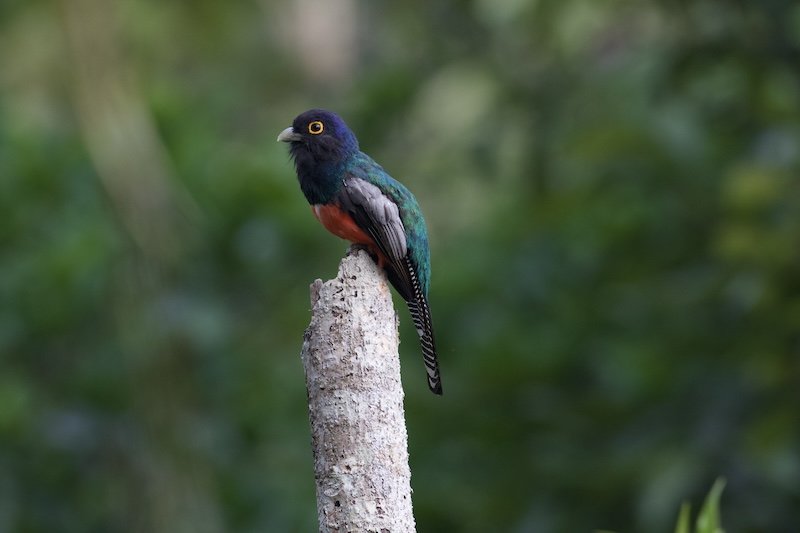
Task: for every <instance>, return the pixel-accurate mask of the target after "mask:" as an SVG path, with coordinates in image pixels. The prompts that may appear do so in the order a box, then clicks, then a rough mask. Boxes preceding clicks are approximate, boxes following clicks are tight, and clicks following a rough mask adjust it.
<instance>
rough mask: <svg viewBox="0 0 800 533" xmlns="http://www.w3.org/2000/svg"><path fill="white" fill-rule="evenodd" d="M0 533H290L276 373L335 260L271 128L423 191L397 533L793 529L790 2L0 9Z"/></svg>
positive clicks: (798, 261)
mask: <svg viewBox="0 0 800 533" xmlns="http://www.w3.org/2000/svg"><path fill="white" fill-rule="evenodd" d="M0 65H1V66H2V68H0V99H1V100H0V212H2V217H1V218H0V474H1V475H0V531H14V532H17V531H19V532H39V531H47V532H52V531H59V532H61V531H63V532H87V531H98V532H99V531H103V532H111V531H126V532H127V531H142V532H144V531H148V532H149V531H157V532H158V531H164V532H182V531H187V532H189V531H191V532H203V531H237V532H247V531H253V532H255V531H312V530H314V529H315V528H316V511H315V507H314V482H313V472H312V463H311V451H310V448H309V435H308V422H307V418H306V404H305V390H304V380H303V375H302V367H301V364H300V360H299V350H300V344H301V339H302V332H303V329H304V328H305V326H306V324H307V321H308V318H309V309H308V308H309V304H308V291H307V288H308V284H309V283H310V282H311V281H312V280H313V279H315V278H317V277H322V278H328V277H331V276H332V275H334V273H335V271H336V267H337V264H338V260H339V258H340V257H341V255H342V253H343V251H344V249H345V244H344V243H343V242H341V241H338V240H337V239H335V238H333V237H331V236H330V235H327V234H326V233H325V232H324V231H323V230H322V229H321V228H320V227H318V225H317V223H316V221H315V220H314V219H313V217H312V216H311V215H310V213H309V210H308V207H307V205H306V204H305V200H304V199H303V198H302V196H301V193H300V191H299V188H298V187H297V183H296V180H295V178H294V174H293V169H292V167H291V164H290V162H289V159H288V157H287V154H286V147H285V146H281V145H279V144H278V143H276V142H275V137H276V135H277V133H278V132H279V131H280V130H281V129H283V128H284V127H286V126H287V125H288V124H289V123H290V121H291V119H292V118H293V117H294V116H295V115H296V114H297V113H299V112H301V111H303V110H305V109H306V108H309V107H327V108H330V109H334V110H336V111H338V112H340V113H341V114H342V115H343V116H344V117H345V118H346V120H348V122H349V123H350V125H351V126H352V127H353V129H354V130H355V131H356V132H357V134H358V135H359V138H360V140H361V144H362V148H363V149H364V150H365V151H367V152H368V153H370V154H371V155H373V156H374V157H375V158H376V159H377V160H378V161H380V162H381V163H382V164H383V165H384V167H385V168H387V169H388V170H389V171H390V172H391V173H392V174H393V175H394V176H395V177H397V178H399V179H401V180H402V181H404V182H405V183H406V184H407V185H408V186H409V187H410V188H411V189H412V190H413V191H414V192H415V194H416V195H417V197H418V199H419V200H420V203H421V204H422V206H423V209H424V210H425V213H426V216H427V218H428V223H429V226H430V231H431V240H432V249H433V258H432V262H433V279H432V287H431V300H432V306H433V311H434V320H435V324H436V326H437V334H438V340H439V344H440V346H441V352H442V354H441V360H442V368H443V378H444V385H445V390H446V395H445V396H444V397H443V398H441V399H439V398H436V397H434V396H432V395H431V394H429V393H428V392H427V390H426V389H425V380H424V372H423V370H422V365H421V361H420V357H419V353H418V347H417V344H416V336H415V334H414V332H413V330H412V328H411V327H410V325H409V320H408V316H407V314H406V312H405V310H403V309H400V311H399V312H400V317H401V321H402V336H403V339H404V342H403V344H402V346H401V352H402V354H401V356H402V362H403V372H404V376H403V378H404V384H405V387H406V394H407V396H406V407H407V418H408V428H409V438H410V448H411V449H410V452H411V466H412V474H413V480H412V483H413V486H414V507H415V514H416V518H417V522H418V526H419V530H420V531H426V532H427V531H465V532H472V531H474V532H486V531H520V532H521V531H526V532H527V531H565V532H572V531H590V530H592V529H595V528H602V529H610V530H616V531H670V530H671V529H672V528H673V527H674V523H675V517H676V516H677V512H678V509H679V507H680V504H681V501H683V500H684V499H686V498H688V499H690V500H691V501H693V502H694V503H695V505H699V503H700V501H701V499H702V495H703V494H704V493H705V491H706V490H707V488H708V487H709V486H710V485H711V483H712V481H713V480H714V479H715V478H716V477H717V476H719V475H724V476H725V477H726V478H727V480H728V484H727V487H726V489H725V495H724V497H723V500H722V509H721V513H722V517H723V522H724V524H725V527H726V530H727V531H732V532H738V531H743V532H749V531H753V532H755V531H771V532H782V531H787V532H788V531H796V530H797V527H798V526H799V525H800V484H799V483H798V480H800V455H798V450H800V428H799V427H798V426H799V425H798V421H797V420H798V418H797V417H798V411H797V410H798V390H800V388H799V387H800V333H799V332H800V275H798V269H799V268H800V245H799V244H800V180H798V177H800V68H798V67H800V5H798V4H797V2H795V1H793V0H762V1H759V2H736V1H732V0H731V1H724V0H696V1H689V0H684V1H680V0H673V1H670V0H650V1H644V0H642V1H638V2H633V1H623V0H603V1H596V0H473V1H455V0H451V1H439V2H427V1H422V0H408V1H405V2H387V1H374V2H359V1H356V0H336V1H334V0H329V1H327V2H325V1H322V0H320V1H314V0H296V1H295V2H291V1H288V0H283V1H279V0H276V1H268V0H262V1H260V2H259V1H257V0H250V1H243V0H239V1H229V2H212V1H210V0H200V1H195V2H188V1H179V0H167V1H156V0H124V1H119V2H109V1H107V0H62V1H58V2H50V1H45V0H26V1H21V0H5V1H3V2H2V3H0Z"/></svg>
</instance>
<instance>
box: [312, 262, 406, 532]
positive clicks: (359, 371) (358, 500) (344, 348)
mask: <svg viewBox="0 0 800 533" xmlns="http://www.w3.org/2000/svg"><path fill="white" fill-rule="evenodd" d="M311 304H312V317H311V324H310V325H309V327H308V329H307V330H306V334H305V339H304V342H303V352H302V358H303V366H304V368H305V372H306V384H307V387H308V410H309V418H310V420H311V434H312V447H313V451H314V473H315V477H316V482H317V511H318V515H319V528H320V531H324V532H328V531H342V532H344V531H374V532H385V531H390V532H392V533H395V532H406V531H415V526H414V516H413V514H412V509H411V472H410V470H409V467H408V443H407V435H406V425H405V418H404V414H403V388H402V385H401V382H400V360H399V358H398V351H397V347H398V334H397V315H396V314H395V311H394V307H393V305H392V298H391V293H390V290H389V285H388V284H387V282H386V278H385V277H384V275H383V273H382V272H381V271H380V270H379V269H378V267H377V266H376V265H375V263H374V262H373V261H372V259H371V258H370V257H369V255H367V253H366V252H365V251H364V250H361V249H357V248H352V249H351V251H350V252H349V253H348V255H347V256H346V257H345V258H344V259H343V260H342V262H341V264H340V265H339V273H338V275H337V277H336V278H335V279H332V280H330V281H327V282H325V283H324V284H323V283H322V281H320V280H317V281H315V282H314V284H312V286H311Z"/></svg>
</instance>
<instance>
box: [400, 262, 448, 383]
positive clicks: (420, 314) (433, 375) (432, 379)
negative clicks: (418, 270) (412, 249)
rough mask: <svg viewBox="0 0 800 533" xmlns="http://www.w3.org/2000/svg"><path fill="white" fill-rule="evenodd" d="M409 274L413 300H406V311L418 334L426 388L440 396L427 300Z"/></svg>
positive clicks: (437, 368)
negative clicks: (426, 379)
mask: <svg viewBox="0 0 800 533" xmlns="http://www.w3.org/2000/svg"><path fill="white" fill-rule="evenodd" d="M409 270H410V272H411V283H412V286H413V288H414V294H413V299H409V300H408V302H407V303H408V310H409V311H410V312H411V320H412V321H413V322H414V327H415V328H417V333H418V334H419V343H420V346H421V347H422V360H423V362H424V363H425V371H426V372H427V374H428V388H429V389H431V392H433V393H434V394H439V395H441V394H442V378H441V376H440V375H439V358H438V355H437V353H436V339H435V337H434V335H433V323H432V321H431V311H430V308H429V307H428V299H427V298H426V297H425V294H424V293H423V292H422V289H421V287H420V286H419V282H418V280H417V277H416V275H414V270H413V269H409Z"/></svg>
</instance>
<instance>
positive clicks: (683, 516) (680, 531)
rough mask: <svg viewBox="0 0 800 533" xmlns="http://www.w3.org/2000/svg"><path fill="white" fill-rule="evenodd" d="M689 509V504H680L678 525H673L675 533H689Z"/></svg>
mask: <svg viewBox="0 0 800 533" xmlns="http://www.w3.org/2000/svg"><path fill="white" fill-rule="evenodd" d="M691 508H692V506H691V505H689V502H683V503H682V504H681V512H680V514H679V515H678V523H677V524H675V533H691V532H690V530H689V513H690V512H691Z"/></svg>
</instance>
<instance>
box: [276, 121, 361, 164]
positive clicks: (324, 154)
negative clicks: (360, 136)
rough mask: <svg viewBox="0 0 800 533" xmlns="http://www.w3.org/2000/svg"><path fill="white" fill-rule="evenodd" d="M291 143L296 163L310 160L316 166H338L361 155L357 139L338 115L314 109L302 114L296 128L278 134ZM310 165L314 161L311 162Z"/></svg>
mask: <svg viewBox="0 0 800 533" xmlns="http://www.w3.org/2000/svg"><path fill="white" fill-rule="evenodd" d="M278 140H279V141H283V142H288V143H290V151H291V154H292V157H293V158H294V159H295V162H297V163H299V162H300V161H301V160H307V159H310V160H311V161H313V163H315V164H324V163H335V162H338V161H341V160H342V159H344V158H346V157H347V156H349V155H351V154H353V153H356V152H358V141H357V140H356V136H355V135H354V134H353V132H352V131H350V128H348V127H347V124H345V122H344V120H342V118H341V117H340V116H339V115H337V114H336V113H331V112H330V111H325V110H324V109H311V110H309V111H306V112H305V113H301V114H300V115H298V116H297V117H296V118H295V119H294V122H292V125H291V126H290V127H288V128H286V129H285V130H283V131H282V132H281V133H280V135H278ZM309 162H310V161H309Z"/></svg>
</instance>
